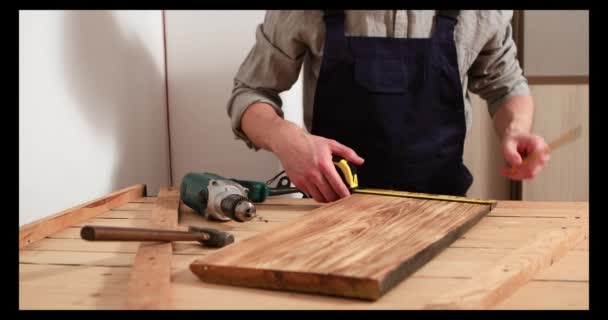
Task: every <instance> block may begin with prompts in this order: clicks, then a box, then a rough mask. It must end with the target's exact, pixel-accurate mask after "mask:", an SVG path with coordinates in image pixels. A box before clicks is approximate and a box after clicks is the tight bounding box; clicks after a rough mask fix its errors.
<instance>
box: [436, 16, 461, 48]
mask: <svg viewBox="0 0 608 320" xmlns="http://www.w3.org/2000/svg"><path fill="white" fill-rule="evenodd" d="M459 14H460V10H438V11H437V15H436V19H435V25H436V28H435V33H434V34H433V38H437V39H439V40H444V41H454V27H455V26H456V23H457V22H458V15H459Z"/></svg>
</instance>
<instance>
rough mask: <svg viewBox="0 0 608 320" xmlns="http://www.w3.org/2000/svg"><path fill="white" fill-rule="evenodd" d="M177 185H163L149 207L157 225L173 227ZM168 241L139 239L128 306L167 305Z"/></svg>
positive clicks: (168, 299)
mask: <svg viewBox="0 0 608 320" xmlns="http://www.w3.org/2000/svg"><path fill="white" fill-rule="evenodd" d="M179 203H180V199H179V189H177V188H172V187H162V188H161V189H160V192H159V193H158V198H157V199H156V203H155V205H154V207H153V208H152V213H151V215H150V223H151V224H152V226H153V227H155V228H159V229H168V230H172V229H176V227H177V224H178V209H179ZM172 254H173V247H172V244H171V243H156V242H154V243H145V244H144V243H142V244H141V245H140V247H139V249H138V250H137V254H136V255H135V262H134V263H133V269H132V270H131V274H130V276H129V283H128V288H127V291H128V293H127V308H128V309H131V310H141V309H167V308H169V303H170V293H171V256H172Z"/></svg>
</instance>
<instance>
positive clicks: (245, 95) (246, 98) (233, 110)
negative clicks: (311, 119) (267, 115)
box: [229, 92, 285, 151]
mask: <svg viewBox="0 0 608 320" xmlns="http://www.w3.org/2000/svg"><path fill="white" fill-rule="evenodd" d="M258 102H263V103H267V104H269V105H270V106H272V108H273V109H274V111H275V112H276V113H277V115H278V116H279V117H281V118H284V117H285V116H284V114H283V110H282V109H281V108H280V107H279V106H278V105H277V103H276V102H275V101H273V100H272V99H269V98H268V97H266V96H264V95H262V94H259V93H256V92H242V93H240V94H239V95H237V96H236V97H234V99H233V100H232V103H231V106H230V109H229V110H230V118H231V123H232V132H233V133H234V135H235V137H234V138H235V139H236V140H243V141H244V142H245V144H247V147H249V148H250V149H254V150H255V151H258V150H260V149H261V148H260V147H259V146H257V145H255V144H254V143H253V142H252V141H251V140H250V139H249V138H248V137H247V135H246V134H245V132H243V130H242V129H241V118H242V117H243V113H245V111H246V110H247V108H249V107H250V106H251V105H252V104H254V103H258Z"/></svg>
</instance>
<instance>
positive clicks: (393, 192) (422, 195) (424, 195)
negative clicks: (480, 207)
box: [353, 189, 496, 205]
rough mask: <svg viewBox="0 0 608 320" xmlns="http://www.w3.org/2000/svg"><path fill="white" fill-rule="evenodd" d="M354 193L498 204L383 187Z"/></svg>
mask: <svg viewBox="0 0 608 320" xmlns="http://www.w3.org/2000/svg"><path fill="white" fill-rule="evenodd" d="M353 192H354V193H366V194H376V195H383V196H393V197H404V198H418V199H427V200H441V201H456V202H465V203H478V204H489V205H494V204H496V200H482V199H473V198H466V197H457V196H449V195H435V194H428V193H416V192H407V191H396V190H383V189H355V190H353Z"/></svg>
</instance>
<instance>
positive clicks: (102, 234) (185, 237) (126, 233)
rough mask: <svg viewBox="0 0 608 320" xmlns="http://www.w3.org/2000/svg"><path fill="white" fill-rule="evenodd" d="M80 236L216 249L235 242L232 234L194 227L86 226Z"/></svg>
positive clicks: (86, 238) (90, 239) (94, 239)
mask: <svg viewBox="0 0 608 320" xmlns="http://www.w3.org/2000/svg"><path fill="white" fill-rule="evenodd" d="M80 236H81V237H82V239H85V240H88V241H169V242H171V241H198V242H200V243H201V244H202V245H206V246H210V247H215V248H221V247H223V246H226V245H229V244H231V243H233V242H234V236H233V235H232V234H230V233H227V232H223V231H218V230H215V229H211V228H201V227H194V226H190V227H189V228H188V231H173V230H159V229H141V228H122V227H104V226H84V227H82V229H81V230H80Z"/></svg>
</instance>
